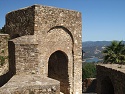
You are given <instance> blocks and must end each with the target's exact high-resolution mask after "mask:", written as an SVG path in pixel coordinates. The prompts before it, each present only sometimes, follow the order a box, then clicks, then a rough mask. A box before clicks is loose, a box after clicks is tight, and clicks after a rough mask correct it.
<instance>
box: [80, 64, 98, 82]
mask: <svg viewBox="0 0 125 94" xmlns="http://www.w3.org/2000/svg"><path fill="white" fill-rule="evenodd" d="M95 77H96V65H95V64H94V63H84V64H83V66H82V80H84V79H86V78H95Z"/></svg>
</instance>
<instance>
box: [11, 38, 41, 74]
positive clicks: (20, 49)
mask: <svg viewBox="0 0 125 94" xmlns="http://www.w3.org/2000/svg"><path fill="white" fill-rule="evenodd" d="M31 39H34V37H33V36H23V37H19V38H16V39H13V40H10V41H12V42H13V43H14V46H15V51H14V52H15V53H14V55H15V62H16V64H15V68H16V74H22V73H23V74H38V65H39V63H38V55H39V52H38V44H37V42H36V41H33V40H31ZM10 50H11V48H10ZM11 55H12V54H11ZM10 62H13V61H10Z"/></svg>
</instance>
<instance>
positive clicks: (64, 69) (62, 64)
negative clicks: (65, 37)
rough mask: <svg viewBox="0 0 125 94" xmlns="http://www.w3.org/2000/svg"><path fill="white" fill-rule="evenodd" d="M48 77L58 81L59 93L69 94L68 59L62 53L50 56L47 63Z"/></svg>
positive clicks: (58, 52) (57, 52)
mask: <svg viewBox="0 0 125 94" xmlns="http://www.w3.org/2000/svg"><path fill="white" fill-rule="evenodd" d="M48 77H50V78H53V79H55V80H58V81H60V91H61V92H62V93H64V94H69V87H70V86H69V76H68V57H67V55H66V54H65V53H64V52H62V51H56V52H54V53H52V54H51V56H50V58H49V61H48Z"/></svg>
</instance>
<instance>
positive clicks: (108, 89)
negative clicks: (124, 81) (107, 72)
mask: <svg viewBox="0 0 125 94" xmlns="http://www.w3.org/2000/svg"><path fill="white" fill-rule="evenodd" d="M101 94H114V87H113V84H112V82H111V79H110V78H109V77H106V78H105V79H104V80H103V81H102V82H101Z"/></svg>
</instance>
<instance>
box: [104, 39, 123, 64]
mask: <svg viewBox="0 0 125 94" xmlns="http://www.w3.org/2000/svg"><path fill="white" fill-rule="evenodd" d="M103 53H104V63H117V64H125V44H124V43H123V42H122V41H112V42H111V45H109V46H106V47H105V49H104V50H103Z"/></svg>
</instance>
